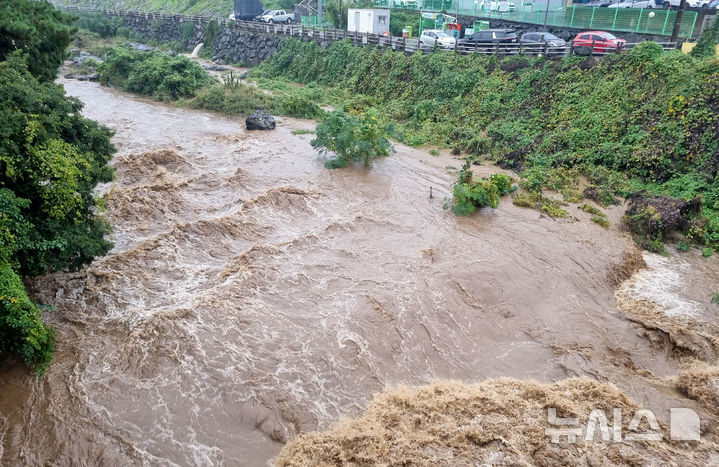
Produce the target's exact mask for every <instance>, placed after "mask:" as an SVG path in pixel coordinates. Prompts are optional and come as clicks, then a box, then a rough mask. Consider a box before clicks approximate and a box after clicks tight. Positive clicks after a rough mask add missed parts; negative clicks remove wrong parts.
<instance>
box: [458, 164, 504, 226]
mask: <svg viewBox="0 0 719 467" xmlns="http://www.w3.org/2000/svg"><path fill="white" fill-rule="evenodd" d="M471 168H472V158H471V157H468V158H466V159H465V162H464V165H462V169H461V170H460V171H459V172H458V173H457V183H455V184H454V187H453V188H452V203H451V204H452V210H453V211H454V214H455V215H457V216H467V215H469V214H472V213H473V212H475V211H476V210H477V209H480V208H483V207H487V206H488V207H491V208H493V209H496V208H497V206H499V199H500V197H502V196H504V195H506V194H507V193H510V192H511V191H512V190H513V188H512V178H511V177H509V176H508V175H505V174H492V175H490V176H489V177H488V178H479V179H477V180H474V177H473V175H472V170H471ZM445 207H448V205H446V206H445Z"/></svg>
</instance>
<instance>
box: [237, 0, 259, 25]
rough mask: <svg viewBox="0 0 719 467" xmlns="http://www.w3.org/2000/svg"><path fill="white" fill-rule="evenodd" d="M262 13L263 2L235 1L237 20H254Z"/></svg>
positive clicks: (253, 0) (250, 0) (255, 0)
mask: <svg viewBox="0 0 719 467" xmlns="http://www.w3.org/2000/svg"><path fill="white" fill-rule="evenodd" d="M262 11H263V8H262V2H260V0H235V19H238V20H248V19H253V18H254V17H255V16H257V15H259V14H260V13H262Z"/></svg>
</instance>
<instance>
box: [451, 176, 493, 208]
mask: <svg viewBox="0 0 719 467" xmlns="http://www.w3.org/2000/svg"><path fill="white" fill-rule="evenodd" d="M452 197H453V198H452V201H453V204H452V210H453V211H454V214H455V215H457V216H467V215H469V214H472V213H473V212H474V211H476V210H477V209H479V208H483V207H485V206H489V207H491V208H495V209H496V208H497V206H499V189H498V188H497V185H495V184H494V183H492V182H491V181H490V180H486V179H479V180H473V181H471V182H469V183H456V184H455V185H454V188H453V189H452Z"/></svg>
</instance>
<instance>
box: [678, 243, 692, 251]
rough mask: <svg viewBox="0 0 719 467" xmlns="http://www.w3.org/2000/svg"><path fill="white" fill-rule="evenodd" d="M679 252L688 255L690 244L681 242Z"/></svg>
mask: <svg viewBox="0 0 719 467" xmlns="http://www.w3.org/2000/svg"><path fill="white" fill-rule="evenodd" d="M677 251H681V252H683V253H686V252H687V251H689V243H687V242H685V241H681V242H679V243H677Z"/></svg>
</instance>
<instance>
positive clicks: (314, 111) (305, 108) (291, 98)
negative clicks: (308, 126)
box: [280, 94, 324, 118]
mask: <svg viewBox="0 0 719 467" xmlns="http://www.w3.org/2000/svg"><path fill="white" fill-rule="evenodd" d="M280 108H281V109H282V113H284V114H285V115H289V116H290V117H297V118H316V117H319V116H320V115H322V114H323V113H324V112H323V110H322V109H320V108H319V106H318V105H317V104H315V103H314V102H312V101H311V100H309V99H308V98H306V97H304V96H300V95H296V94H290V95H287V96H283V97H281V98H280Z"/></svg>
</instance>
